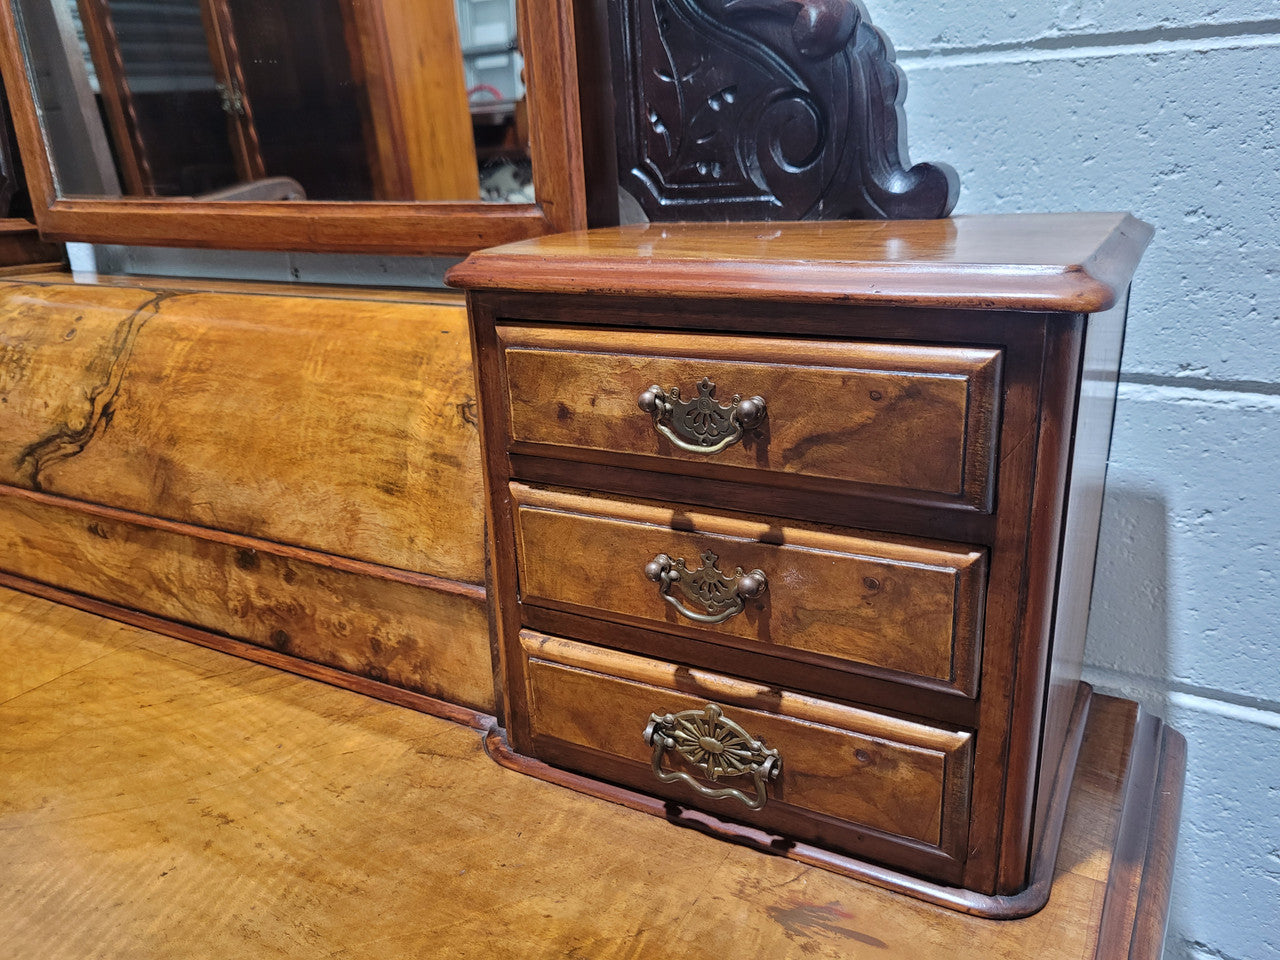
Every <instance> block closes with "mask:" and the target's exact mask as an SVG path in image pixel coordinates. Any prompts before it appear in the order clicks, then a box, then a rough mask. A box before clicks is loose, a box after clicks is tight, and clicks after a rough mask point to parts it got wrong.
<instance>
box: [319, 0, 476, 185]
mask: <svg viewBox="0 0 1280 960" xmlns="http://www.w3.org/2000/svg"><path fill="white" fill-rule="evenodd" d="M342 15H343V17H344V19H345V20H346V22H347V25H348V40H347V43H348V46H349V47H350V48H351V53H352V55H353V60H356V62H357V63H358V64H359V72H360V74H361V75H360V77H359V80H358V82H360V83H362V84H363V86H364V94H365V96H366V98H367V100H368V125H369V127H371V128H372V129H371V130H367V132H366V141H368V142H369V145H370V146H371V147H372V148H373V149H372V150H371V151H370V152H371V154H372V156H371V161H372V162H371V166H372V167H373V170H374V184H375V191H377V192H376V194H375V195H376V196H377V197H378V199H387V200H475V199H476V197H478V196H479V195H480V177H479V173H478V170H477V166H476V151H475V143H474V138H473V134H472V131H471V111H470V109H469V108H468V103H467V84H466V78H465V76H464V74H463V67H462V46H461V42H460V40H459V37H458V22H457V15H456V13H455V12H454V7H453V4H452V2H451V0H381V2H379V3H368V4H366V3H353V2H350V0H347V2H344V3H343V4H342ZM352 34H354V36H352ZM357 58H358V59H357Z"/></svg>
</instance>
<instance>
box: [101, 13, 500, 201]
mask: <svg viewBox="0 0 1280 960" xmlns="http://www.w3.org/2000/svg"><path fill="white" fill-rule="evenodd" d="M78 11H79V14H80V20H81V23H82V24H83V27H84V33H85V38H86V41H87V43H88V46H89V50H90V52H91V54H92V62H93V67H94V71H95V73H96V76H97V80H98V85H99V89H100V91H101V97H102V104H103V108H104V112H105V113H106V115H107V118H108V121H109V127H110V133H111V140H112V145H113V147H114V153H115V156H116V157H117V159H118V163H119V167H120V174H121V178H122V180H123V181H124V184H123V185H124V188H125V192H126V193H127V194H129V195H132V196H191V195H199V194H206V193H209V192H212V191H214V190H221V189H225V188H228V187H231V186H233V185H235V184H237V183H244V184H250V183H253V182H255V181H260V180H262V179H264V178H267V177H282V178H288V179H290V180H293V181H296V184H297V185H300V186H301V195H300V196H290V195H288V192H287V191H288V189H289V187H288V185H287V184H281V185H278V188H277V189H278V192H279V194H280V195H278V196H274V197H263V198H262V199H281V200H284V199H304V198H305V197H308V196H310V197H313V198H317V199H327V200H476V199H477V198H478V197H479V181H478V177H477V172H476V161H475V152H474V150H471V151H468V150H466V149H465V145H466V143H467V142H468V140H469V139H470V138H471V116H470V111H469V110H468V105H467V91H466V85H465V82H464V80H463V70H462V59H461V53H460V47H459V41H458V30H457V26H456V23H455V22H454V18H453V4H452V0H426V2H423V0H418V2H412V3H409V2H406V0H382V2H379V3H365V2H353V0H320V2H316V0H271V2H269V3H263V2H257V0H254V2H253V3H246V2H245V0H163V2H162V0H152V2H150V3H142V4H138V3H132V4H124V5H120V4H113V3H112V2H111V0H78ZM294 189H295V192H296V186H295V188H294Z"/></svg>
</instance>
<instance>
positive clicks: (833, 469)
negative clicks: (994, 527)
mask: <svg viewBox="0 0 1280 960" xmlns="http://www.w3.org/2000/svg"><path fill="white" fill-rule="evenodd" d="M498 337H499V339H500V341H501V344H502V350H503V354H502V361H503V367H504V371H505V380H506V386H507V389H508V392H509V400H508V402H509V404H510V422H511V435H510V436H511V439H510V442H511V448H512V450H513V452H521V453H535V454H541V455H558V456H563V457H567V458H571V459H583V458H587V459H590V458H591V457H592V456H596V457H598V456H599V455H600V454H621V455H624V456H625V457H626V458H627V459H629V460H631V462H635V458H638V457H645V458H650V459H649V462H645V463H644V464H643V466H645V467H647V468H648V469H661V470H666V471H668V472H673V473H680V474H689V475H693V476H698V475H707V474H708V473H709V472H712V471H714V472H717V473H718V474H719V475H720V476H721V477H724V476H726V475H728V476H730V477H732V476H733V475H735V474H737V472H738V471H739V470H741V471H748V470H749V471H757V472H759V473H767V474H771V475H782V477H783V481H782V482H787V483H791V484H793V485H800V486H803V485H804V484H805V482H806V481H809V480H819V481H838V485H839V486H841V487H844V488H846V489H847V488H848V487H855V488H856V487H862V488H864V489H865V488H868V487H871V488H887V490H886V491H885V492H886V493H888V494H889V495H896V496H899V497H902V496H905V497H907V498H911V499H915V500H926V501H944V502H958V503H961V504H964V505H967V506H970V507H972V508H975V509H986V508H987V507H988V505H989V500H990V496H991V491H992V486H993V475H994V467H995V463H994V439H995V436H994V435H995V427H996V424H997V422H998V398H999V393H1000V355H999V353H998V352H997V351H992V350H977V349H955V348H947V347H929V346H925V347H920V346H913V345H907V344H893V345H888V344H876V343H848V344H846V343H824V342H818V341H789V340H781V339H773V338H759V339H751V340H743V339H740V338H733V337H719V336H714V335H706V336H700V337H697V338H694V339H690V338H689V337H687V336H682V335H677V334H657V333H646V334H632V333H620V332H597V331H582V330H573V331H568V330H545V329H540V328H537V327H515V326H504V327H500V328H499V330H498ZM704 377H708V378H710V379H711V380H712V381H713V382H714V383H715V386H716V394H715V399H716V400H717V401H718V402H719V403H721V404H727V403H729V401H730V400H731V398H732V397H733V396H735V395H739V394H740V395H741V396H743V397H750V396H753V395H757V394H758V395H760V396H762V397H763V398H764V400H765V402H766V404H767V409H768V413H767V416H766V417H765V420H764V422H763V423H762V424H761V425H760V426H759V427H757V428H755V429H751V430H748V431H747V432H746V434H745V436H744V437H743V439H742V441H741V442H740V443H737V444H734V445H733V446H730V447H728V448H727V449H725V450H723V451H721V452H719V453H717V454H714V455H709V454H702V453H687V452H684V451H682V450H680V449H679V448H677V447H676V446H675V445H674V444H673V443H671V441H669V440H668V439H666V438H665V437H664V436H663V435H662V434H660V433H659V432H658V431H657V430H656V429H655V426H654V423H653V419H652V417H651V416H650V415H649V414H648V413H646V412H645V411H644V410H642V409H640V408H639V407H638V405H637V398H638V397H639V396H640V395H641V394H642V393H644V392H645V391H647V390H648V389H649V388H650V387H651V386H653V385H656V386H659V387H661V388H662V389H664V390H666V391H668V392H669V391H670V390H671V389H672V388H673V387H674V388H677V389H679V391H680V393H681V395H682V396H684V397H686V398H688V397H696V396H697V395H698V394H697V385H698V383H699V381H701V380H702V379H703V378H704ZM637 465H640V464H637ZM744 479H745V477H744ZM753 479H754V478H753ZM770 479H772V478H770ZM774 482H778V481H774ZM810 485H811V486H816V485H817V484H813V483H810ZM824 486H831V484H830V483H827V484H824ZM670 490H671V493H672V494H673V495H675V496H678V495H679V481H678V480H676V481H673V482H672V485H671V488H670Z"/></svg>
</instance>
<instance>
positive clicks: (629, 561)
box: [512, 484, 986, 695]
mask: <svg viewBox="0 0 1280 960" xmlns="http://www.w3.org/2000/svg"><path fill="white" fill-rule="evenodd" d="M512 492H513V495H514V497H515V501H516V504H517V506H516V550H517V557H518V562H519V567H520V585H521V602H522V603H524V604H550V605H552V606H560V607H565V608H568V609H570V610H574V611H577V612H582V613H585V614H587V615H594V616H601V617H606V618H613V619H621V620H623V621H624V622H631V623H639V624H642V625H645V626H652V627H656V628H657V629H661V630H664V631H667V632H674V633H679V634H683V635H693V636H699V637H702V638H703V639H708V640H713V641H715V642H725V641H727V642H730V643H732V642H733V640H734V639H737V640H746V641H753V642H754V643H757V644H762V645H765V646H766V647H774V646H776V647H780V648H784V649H785V650H786V651H788V652H789V651H792V650H800V651H806V652H809V653H814V654H820V655H822V656H823V658H824V662H825V663H826V664H827V665H828V666H837V667H847V666H850V664H848V663H844V662H841V663H837V664H832V663H831V659H834V660H837V661H851V662H852V663H853V664H866V665H871V666H878V667H882V668H885V669H888V670H895V671H898V672H900V673H902V674H905V675H907V677H908V678H909V677H915V676H922V677H928V678H932V679H934V680H940V681H943V682H944V683H945V684H947V685H948V686H952V687H954V688H955V689H957V690H960V691H963V692H966V693H968V694H969V695H972V694H973V692H974V687H975V686H976V683H977V670H976V665H977V661H978V647H979V643H980V638H981V611H982V605H983V590H984V587H985V582H986V562H985V561H986V556H985V552H984V551H983V550H981V549H979V548H970V549H965V548H963V547H959V546H953V545H949V544H945V543H939V542H929V541H912V540H907V539H904V538H900V537H899V538H893V537H885V538H874V537H871V536H864V537H857V536H851V535H850V533H849V531H845V530H841V529H839V528H823V527H819V526H815V525H805V524H791V523H783V522H779V521H778V520H776V519H772V518H766V517H750V518H748V517H741V516H733V515H726V514H725V513H723V512H717V513H711V512H707V511H701V510H693V509H690V508H688V507H683V506H680V507H675V506H671V505H665V504H657V503H651V504H641V503H637V502H635V501H632V500H623V499H617V498H612V497H602V496H594V497H593V496H586V495H583V494H579V493H573V492H568V491H553V490H546V489H540V488H533V487H528V486H525V485H523V484H515V485H513V487H512ZM706 550H712V551H714V552H715V553H716V554H717V556H718V557H719V569H720V570H722V571H724V572H725V573H726V574H732V573H733V571H734V569H735V568H737V567H740V568H742V569H743V570H752V569H760V570H762V571H763V572H764V574H765V576H766V577H767V578H768V589H767V590H766V591H765V592H764V593H763V594H761V595H760V596H759V597H758V598H755V599H752V600H748V601H746V602H745V608H744V610H743V611H742V613H740V614H738V615H736V616H734V617H732V618H730V619H729V620H726V621H725V622H723V623H720V624H715V625H710V626H702V625H700V624H698V623H696V622H694V621H692V620H690V619H688V618H687V617H683V616H681V615H680V614H679V613H678V612H677V611H676V610H675V609H674V608H673V607H672V606H671V604H669V603H668V602H667V601H666V600H664V599H663V598H662V596H661V594H660V593H659V592H658V588H657V586H656V585H655V584H653V583H650V582H649V580H648V579H647V578H646V576H645V565H646V564H648V563H649V562H650V561H651V560H653V559H654V557H656V556H658V555H660V554H666V555H668V556H670V557H672V558H684V559H685V560H686V562H687V564H688V566H689V568H690V569H695V570H696V569H698V568H699V567H700V566H702V562H701V560H700V555H701V554H702V552H703V551H706ZM602 571H611V575H607V576H601V572H602ZM675 595H676V596H677V598H678V597H679V595H678V594H675ZM695 612H699V611H697V610H696V608H695ZM701 612H705V611H701ZM827 658H830V659H827ZM900 679H903V682H910V680H909V679H906V678H900Z"/></svg>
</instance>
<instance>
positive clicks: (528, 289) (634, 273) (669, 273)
mask: <svg viewBox="0 0 1280 960" xmlns="http://www.w3.org/2000/svg"><path fill="white" fill-rule="evenodd" d="M530 259H531V258H530V257H527V256H525V257H522V256H504V255H501V254H486V256H485V257H484V258H483V260H482V261H481V262H480V263H477V264H474V265H473V264H471V263H463V264H461V265H459V266H457V267H454V268H453V269H452V270H450V271H449V273H448V275H447V276H446V277H445V282H446V283H448V284H450V285H451V286H456V287H465V288H468V289H502V290H506V291H520V292H522V293H561V294H563V293H575V294H587V295H595V296H637V295H642V290H641V289H639V288H638V287H637V283H639V284H640V285H641V287H642V288H643V290H649V291H652V290H655V289H661V290H662V292H663V294H664V295H665V296H667V297H670V298H671V299H677V298H682V297H683V298H693V299H730V300H760V299H768V300H774V301H778V302H781V303H843V304H848V305H851V306H872V305H876V304H885V303H891V304H893V305H895V306H911V307H945V308H950V309H965V310H999V309H1003V310H1031V311H1038V312H1066V313H1097V312H1099V311H1102V310H1106V309H1109V308H1110V307H1112V306H1113V305H1114V304H1115V302H1116V298H1117V296H1118V292H1117V291H1116V289H1115V288H1114V287H1113V286H1112V285H1111V284H1109V283H1107V282H1106V281H1105V280H1101V279H1098V278H1095V277H1093V276H1091V275H1090V274H1089V273H1087V272H1086V271H1085V270H1083V269H1078V270H1065V271H1064V270H1059V269H1056V268H1025V269H1021V270H1013V269H1011V268H1008V267H989V266H986V265H965V264H961V265H957V266H953V267H950V268H949V269H948V270H947V271H946V272H945V273H944V272H941V271H939V272H932V271H930V270H928V269H927V268H922V267H921V266H919V265H918V264H903V265H901V266H896V265H894V264H887V263H879V264H875V267H874V270H872V269H870V268H866V269H864V270H861V271H858V272H857V273H856V274H855V273H854V272H853V271H851V270H850V268H849V267H847V266H842V265H834V266H833V265H830V264H818V263H786V262H779V263H777V264H770V270H771V271H772V274H771V275H766V274H764V273H762V271H761V268H760V266H759V265H751V264H745V265H744V264H739V263H735V262H720V263H715V262H710V261H704V262H696V261H669V262H664V263H663V264H662V266H661V268H656V267H655V266H654V265H653V263H652V262H651V261H649V260H643V259H638V258H636V259H631V258H624V257H618V258H616V259H612V260H609V261H607V262H604V263H577V264H572V265H569V264H558V263H552V262H549V261H542V262H540V263H539V264H538V267H539V269H538V271H536V272H533V271H531V270H530V266H531V265H530V262H529V261H530Z"/></svg>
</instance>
